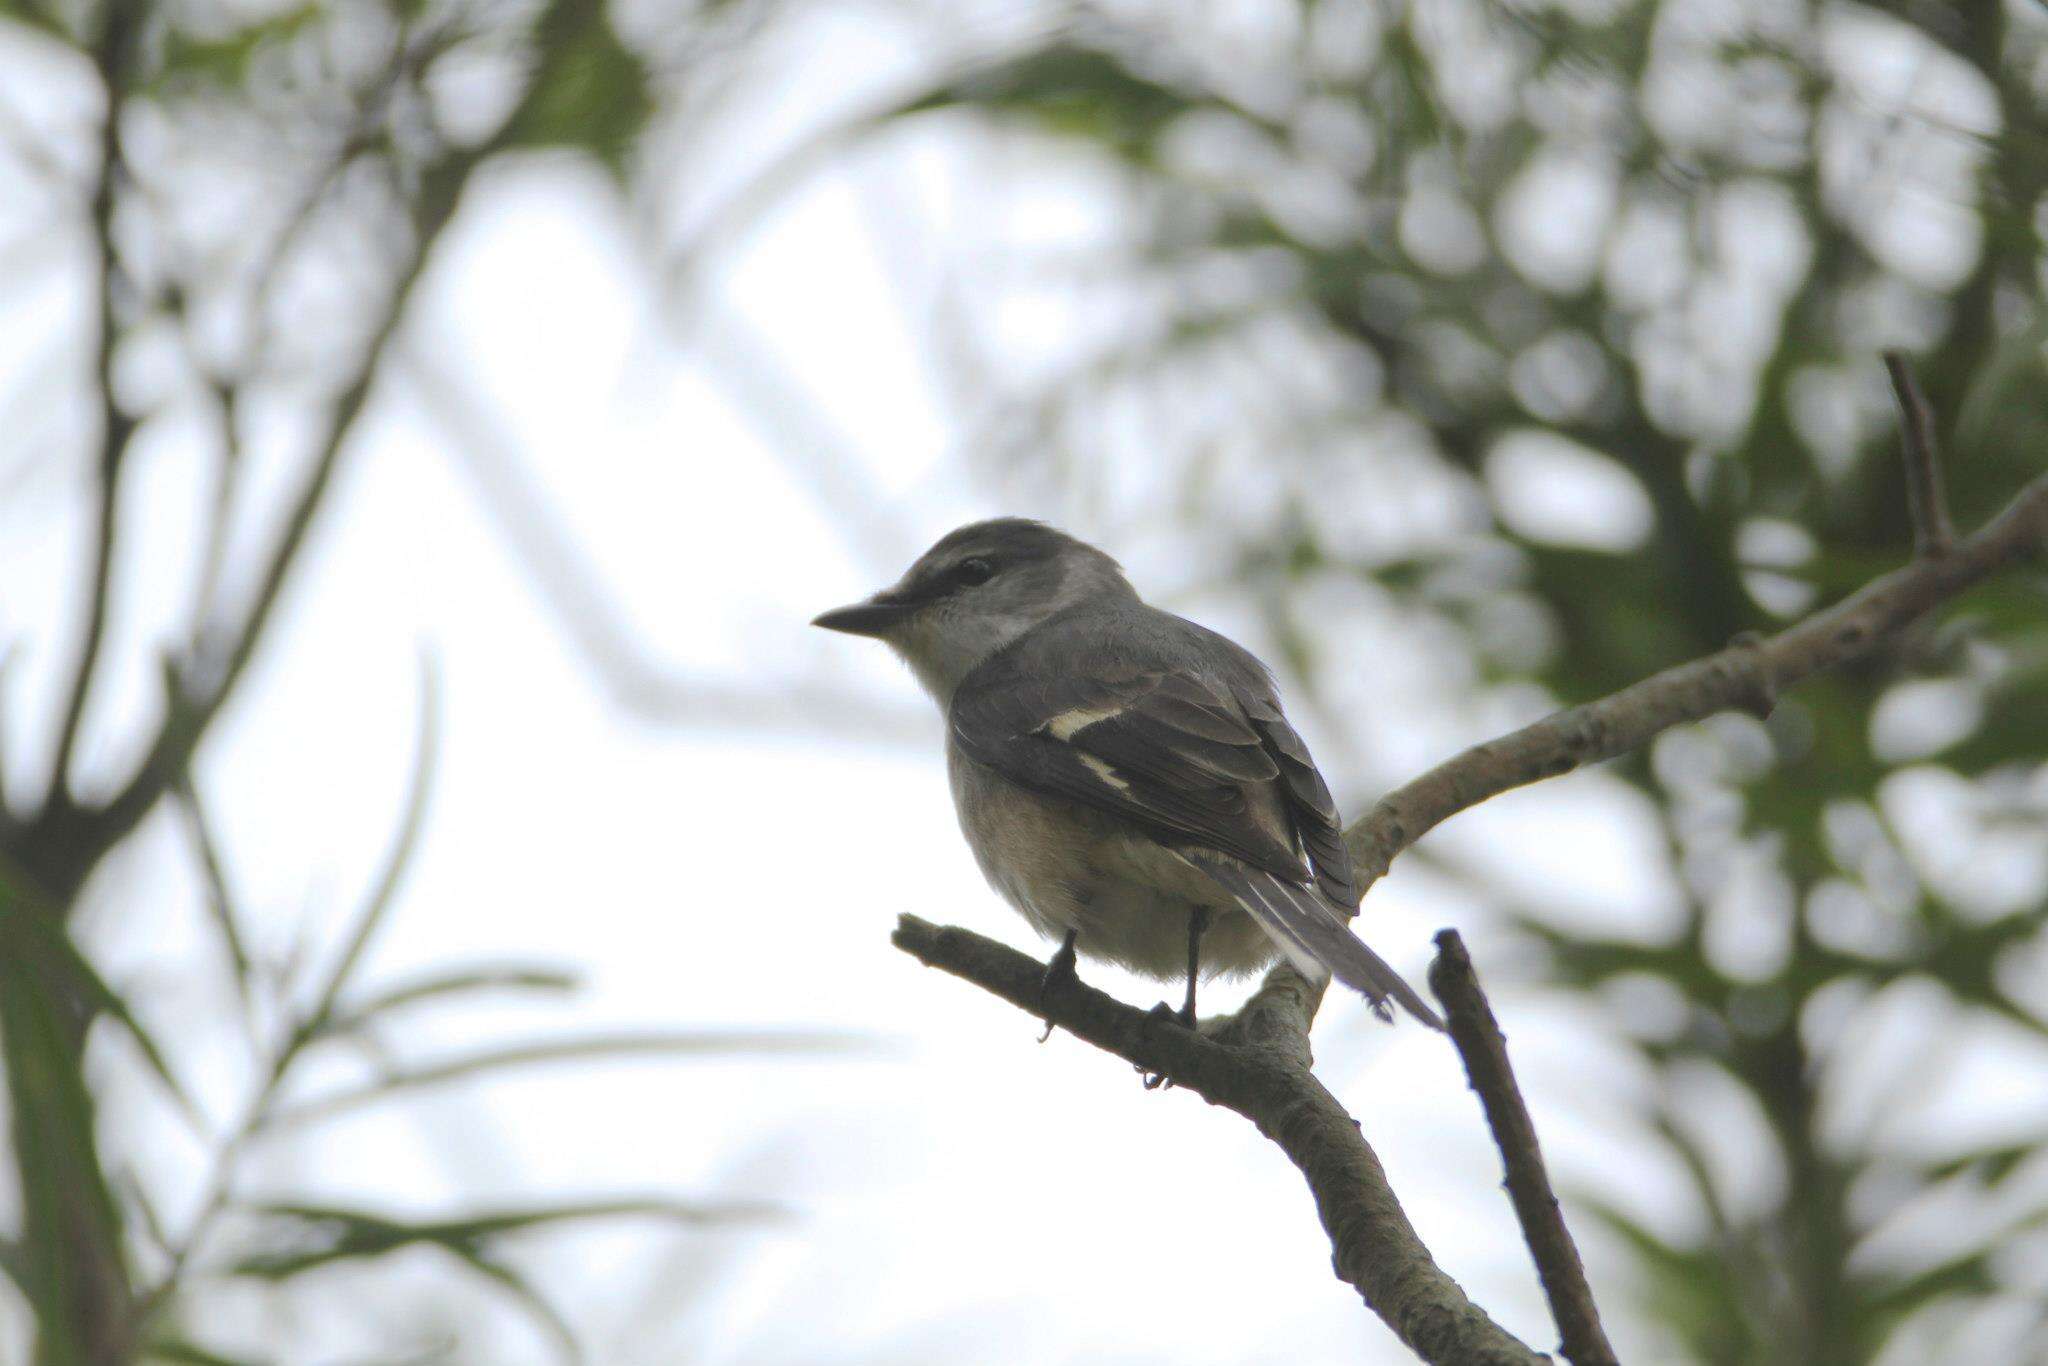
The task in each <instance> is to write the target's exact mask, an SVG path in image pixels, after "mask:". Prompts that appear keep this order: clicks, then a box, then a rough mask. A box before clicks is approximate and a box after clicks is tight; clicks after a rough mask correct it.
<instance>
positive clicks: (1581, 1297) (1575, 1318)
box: [1429, 930, 1617, 1366]
mask: <svg viewBox="0 0 2048 1366" xmlns="http://www.w3.org/2000/svg"><path fill="white" fill-rule="evenodd" d="M1436 947H1437V956H1436V962H1435V963H1434V964H1432V965H1431V967H1430V969H1429V986H1430V990H1432V991H1434V992H1435V993H1436V996H1437V999H1438V1000H1439V1001H1442V1002H1443V1003H1444V1022H1445V1023H1446V1024H1447V1025H1448V1026H1449V1027H1450V1031H1451V1042H1453V1043H1455V1044H1456V1045H1457V1046H1458V1055H1459V1056H1460V1057H1462V1058H1463V1059H1464V1060H1465V1076H1466V1077H1467V1078H1468V1079H1469V1080H1470V1082H1471V1084H1472V1089H1473V1090H1474V1091H1476V1092H1478V1093H1479V1103H1480V1104H1481V1105H1482V1106H1484V1107H1485V1110H1486V1126H1487V1127H1488V1128H1489V1129H1491V1130H1493V1141H1494V1143H1495V1145H1497V1146H1498V1147H1499V1148H1500V1158H1501V1165H1502V1166H1503V1167H1504V1168H1506V1170H1507V1188H1508V1199H1509V1200H1511V1201H1513V1202H1514V1206H1515V1218H1516V1219H1517V1220H1518V1221H1519V1222H1520V1223H1521V1225H1522V1237H1523V1238H1524V1239H1525V1240H1527V1242H1528V1244H1529V1255H1530V1256H1531V1257H1532V1258H1534V1259H1535V1262H1536V1276H1537V1279H1538V1280H1540V1281H1542V1283H1543V1296H1544V1298H1545V1299H1547V1300H1549V1301H1550V1316H1551V1317H1552V1318H1553V1319H1555V1320H1556V1321H1557V1332H1558V1338H1559V1340H1560V1342H1561V1344H1562V1345H1561V1346H1560V1348H1559V1350H1560V1351H1562V1352H1563V1353H1564V1357H1565V1360H1567V1361H1569V1362H1571V1363H1572V1366H1617V1363H1616V1361H1615V1357H1614V1348H1613V1347H1611V1346H1609V1345H1608V1342H1607V1333H1606V1331H1605V1330H1604V1329H1602V1328H1601V1326H1600V1311H1599V1310H1598V1309H1596V1308H1595V1307H1594V1305H1593V1287H1591V1286H1590V1285H1588V1284H1586V1268H1585V1266H1584V1265H1583V1264H1582V1263H1581V1262H1580V1261H1579V1249H1578V1248H1577V1246H1575V1245H1574V1244H1573V1242H1572V1235H1571V1233H1570V1232H1569V1231H1568V1230H1567V1229H1566V1228H1565V1226H1564V1215H1563V1214H1562V1213H1561V1212H1560V1211H1559V1209H1558V1207H1557V1193H1556V1192H1555V1191H1553V1190H1552V1189H1551V1187H1550V1174H1549V1173H1548V1172H1546V1171H1545V1170H1544V1167H1543V1150H1542V1149H1541V1148H1540V1147H1539V1146H1538V1145H1537V1142H1536V1125H1535V1122H1534V1121H1533V1120H1531V1119H1530V1118H1529V1110H1528V1107H1527V1106H1525V1105H1524V1104H1523V1103H1522V1092H1521V1089H1520V1088H1519V1087H1517V1086H1516V1085H1515V1069H1514V1067H1513V1066H1512V1065H1511V1064H1510V1063H1509V1062H1508V1049H1507V1039H1506V1037H1505V1036H1503V1035H1502V1033H1501V1030H1500V1023H1499V1022H1498V1021H1497V1020H1495V1019H1494V1017H1493V1007H1492V1006H1490V1005H1488V1004H1487V1001H1486V994H1485V993H1484V992H1482V991H1481V990H1480V989H1479V978H1478V976H1477V974H1475V973H1474V972H1473V970H1472V956H1471V955H1470V954H1468V953H1467V952H1466V951H1465V941H1464V940H1462V939H1460V938H1459V937H1458V932H1457V931H1456V930H1445V931H1443V932H1442V933H1441V934H1439V935H1437V937H1436Z"/></svg>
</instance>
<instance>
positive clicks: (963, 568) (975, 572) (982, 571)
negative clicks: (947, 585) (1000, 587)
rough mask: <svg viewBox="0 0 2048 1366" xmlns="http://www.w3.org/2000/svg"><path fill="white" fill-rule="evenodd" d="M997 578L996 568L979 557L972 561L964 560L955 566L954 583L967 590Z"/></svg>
mask: <svg viewBox="0 0 2048 1366" xmlns="http://www.w3.org/2000/svg"><path fill="white" fill-rule="evenodd" d="M995 576H996V567H995V566H994V565H992V564H990V563H989V562H988V561H987V560H984V559H982V558H981V557H980V556H979V555H976V556H974V557H973V558H971V559H965V560H962V561H960V563H958V564H956V565H954V566H953V579H954V581H955V582H956V583H959V584H960V585H962V586H963V587H967V588H972V587H974V586H975V585H976V584H980V583H987V582H988V581H989V580H990V579H992V578H994V577H995Z"/></svg>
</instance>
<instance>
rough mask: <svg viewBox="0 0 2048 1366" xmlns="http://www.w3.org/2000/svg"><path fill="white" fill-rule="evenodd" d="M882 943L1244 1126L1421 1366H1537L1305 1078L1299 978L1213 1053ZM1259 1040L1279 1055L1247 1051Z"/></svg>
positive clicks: (980, 960)
mask: <svg viewBox="0 0 2048 1366" xmlns="http://www.w3.org/2000/svg"><path fill="white" fill-rule="evenodd" d="M893 942H894V943H895V944H896V946H897V947H898V948H900V949H902V950H904V951H905V952H906V953H909V954H911V955H912V956H913V957H915V958H917V959H918V960H919V961H920V962H922V963H925V964H927V965H928V966H931V967H936V968H939V969H942V970H943V971H946V972H949V973H952V974H953V975H954V976H956V977H959V978H962V979H964V980H966V981H969V982H972V983H974V984H975V985H976V986H978V987H981V988H982V989H983V990H985V991H990V992H993V993H995V994H996V995H997V996H1000V997H1002V998H1003V999H1004V1000H1006V1001H1008V1002H1010V1003H1011V1004H1012V1005H1015V1006H1018V1007H1020V1008H1021V1009H1023V1010H1026V1011H1029V1012H1031V1013H1032V1014H1034V1015H1038V1016H1039V1017H1041V1018H1043V1019H1047V1020H1049V1021H1051V1022H1052V1023H1053V1024H1056V1025H1058V1026H1059V1027H1060V1028H1061V1029H1064V1030H1066V1031H1067V1032H1068V1033H1070V1034H1072V1035H1073V1036H1074V1037H1075V1038H1077V1039H1080V1040H1082V1041H1083V1042H1085V1043H1090V1044H1093V1045H1094V1046H1095V1047H1097V1048H1100V1049H1102V1050H1104V1051H1105V1052H1109V1053H1113V1054H1115V1055H1116V1056H1117V1057H1120V1058H1122V1059H1124V1060H1125V1061H1127V1062H1129V1063H1131V1064H1132V1065H1133V1066H1135V1067H1139V1068H1143V1069H1144V1070H1145V1071H1147V1072H1150V1073H1154V1074H1157V1075H1160V1076H1164V1077H1167V1078H1169V1079H1171V1080H1172V1081H1173V1083H1174V1084H1175V1085H1176V1086H1180V1087H1184V1088H1185V1089H1187V1090H1190V1091H1193V1092H1194V1093H1195V1094H1197V1095H1199V1096H1201V1097H1202V1099H1204V1100H1206V1101H1208V1102H1210V1103H1211V1104H1213V1105H1220V1106H1223V1107H1224V1108H1225V1109H1228V1110H1232V1111H1235V1112H1236V1113H1238V1114H1240V1115H1242V1116H1244V1117H1245V1118H1246V1119H1249V1120H1251V1121H1252V1123H1254V1124H1256V1125H1257V1126H1258V1127H1259V1131H1260V1132H1261V1133H1263V1134H1265V1135H1266V1137H1268V1138H1270V1139H1272V1140H1273V1141H1274V1142H1275V1143H1276V1144H1278V1145H1279V1147H1280V1149H1281V1150H1282V1151H1283V1152H1285V1153H1286V1154H1287V1157H1288V1160H1289V1161H1291V1162H1293V1163H1294V1165H1295V1167H1296V1168H1297V1169H1299V1170H1300V1172H1301V1174H1302V1177H1303V1178H1304V1179H1305V1180H1306V1181H1307V1182H1308V1187H1309V1193H1310V1194H1311V1195H1312V1196H1313V1197H1314V1198H1315V1203H1316V1212H1317V1213H1318V1214H1319V1215H1320V1216H1321V1217H1322V1223H1323V1228H1324V1230H1325V1231H1326V1232H1327V1233H1328V1235H1329V1238H1330V1245H1331V1248H1332V1251H1333V1253H1334V1256H1333V1258H1332V1265H1333V1266H1334V1268H1335V1270H1336V1272H1337V1275H1338V1276H1339V1278H1341V1279H1342V1280H1344V1281H1345V1282H1347V1283H1349V1284H1350V1285H1351V1286H1353V1287H1354V1288H1355V1289H1356V1290H1357V1291H1358V1293H1359V1295H1360V1296H1361V1297H1363V1298H1364V1300H1365V1302H1366V1304H1367V1305H1368V1306H1369V1307H1370V1308H1371V1309H1372V1311H1373V1312H1374V1313H1376V1314H1378V1315H1379V1316H1380V1318H1382V1319H1383V1320H1385V1321H1386V1324H1387V1326H1388V1327H1389V1328H1391V1329H1393V1330H1394V1332H1395V1334H1396V1335H1397V1336H1399V1337H1400V1339H1401V1341H1403V1342H1405V1343H1406V1344H1408V1346H1409V1347H1410V1348H1411V1349H1413V1350H1414V1352H1415V1353H1416V1355H1418V1356H1420V1357H1421V1358H1422V1359H1423V1360H1424V1361H1427V1362H1441V1363H1446V1366H1449V1364H1450V1363H1456V1366H1508V1364H1509V1363H1514V1366H1534V1363H1537V1362H1539V1361H1541V1360H1542V1359H1543V1358H1542V1357H1541V1356H1539V1355H1538V1354H1537V1353H1536V1352H1535V1351H1533V1350H1532V1349H1531V1348H1529V1347H1528V1346H1527V1345H1526V1344H1524V1343H1522V1342H1520V1341H1518V1340H1517V1339H1516V1338H1515V1337H1514V1336H1513V1335H1512V1334H1510V1333H1509V1332H1508V1331H1507V1330H1506V1329H1504V1328H1502V1327H1501V1326H1500V1325H1499V1324H1497V1323H1495V1322H1494V1321H1493V1320H1492V1319H1491V1318H1489V1317H1488V1316H1487V1314H1486V1311H1485V1310H1483V1309H1481V1308H1479V1306H1477V1305H1475V1304H1473V1303H1472V1301H1471V1300H1470V1299H1468V1298H1467V1297H1466V1295H1465V1292H1464V1291H1463V1290H1462V1289H1460V1288H1459V1286H1458V1283H1457V1282H1456V1281H1454V1280H1452V1279H1451V1278H1450V1277H1449V1276H1448V1275H1446V1274H1445V1273H1444V1271H1443V1269H1442V1268H1441V1267H1439V1266H1438V1265H1437V1264H1436V1261H1435V1259H1434V1258H1432V1257H1431V1256H1430V1254H1429V1249H1428V1248H1426V1247H1424V1246H1423V1244H1422V1240H1421V1239H1420V1238H1419V1237H1417V1236H1416V1233H1415V1229H1414V1226H1413V1225H1411V1224H1410V1223H1409V1222H1408V1216H1407V1215H1406V1214H1404V1213H1403V1212H1402V1210H1401V1206H1400V1203H1399V1202H1398V1201H1397V1200H1396V1199H1395V1198H1394V1192H1393V1191H1392V1190H1391V1189H1390V1188H1389V1187H1388V1185H1387V1177H1386V1172H1385V1171H1384V1170H1382V1169H1381V1167H1380V1163H1379V1159H1378V1158H1377V1157H1376V1156H1374V1154H1373V1151H1372V1148H1371V1146H1370V1145H1368V1144H1367V1143H1366V1141H1365V1136H1364V1135H1363V1133H1361V1132H1360V1130H1359V1126H1358V1121H1357V1120H1355V1119H1353V1118H1352V1117H1351V1115H1350V1114H1349V1113H1348V1112H1346V1110H1345V1109H1344V1107H1343V1106H1342V1105H1340V1104H1339V1103H1338V1102H1337V1099H1336V1097H1334V1096H1332V1095H1331V1094H1330V1093H1329V1091H1327V1090H1325V1089H1324V1087H1323V1084H1322V1083H1321V1082H1319V1081H1317V1080H1316V1077H1315V1074H1314V1073H1313V1072H1311V1071H1310V1070H1309V1067H1308V1058H1307V1052H1306V1048H1305V1045H1303V1044H1302V1040H1303V1039H1304V1038H1305V1035H1306V1031H1307V1021H1308V1015H1309V1014H1310V1012H1312V1011H1313V1009H1314V1002H1315V1000H1316V999H1317V998H1318V997H1319V996H1320V994H1321V993H1320V992H1319V991H1314V990H1309V989H1305V988H1306V984H1305V983H1302V982H1301V979H1300V978H1299V977H1297V976H1294V975H1293V974H1291V973H1290V974H1286V975H1284V976H1279V975H1276V978H1275V980H1274V983H1273V984H1272V985H1271V986H1269V988H1267V989H1262V990H1261V992H1260V996H1259V998H1258V999H1259V1012H1262V1013H1263V1014H1264V1016H1265V1017H1266V1020H1265V1028H1263V1029H1257V1030H1251V1031H1237V1032H1234V1033H1233V1035H1232V1036H1231V1037H1232V1039H1233V1040H1242V1041H1225V1040H1221V1039H1218V1038H1215V1037H1211V1036H1210V1035H1207V1034H1202V1033H1196V1032H1194V1031H1193V1030H1190V1029H1187V1028H1185V1027H1184V1026H1182V1025H1180V1024H1178V1023H1176V1022H1173V1021H1170V1020H1166V1019H1163V1018H1161V1017H1160V1016H1157V1015H1153V1014H1149V1013H1147V1012H1146V1011H1142V1010H1138V1009H1136V1008H1134V1007H1132V1006H1127V1005H1125V1004H1123V1003H1122V1002H1121V1001H1118V1000H1116V999H1114V998H1113V997H1110V996H1107V995H1104V994H1103V993H1102V992H1100V991H1097V990H1095V989H1094V988H1093V987H1090V986H1087V985H1085V984H1083V983H1071V984H1068V985H1066V986H1064V987H1061V988H1059V989H1058V990H1056V991H1055V992H1053V993H1052V994H1051V995H1050V996H1049V997H1046V998H1044V999H1041V992H1040V984H1041V983H1042V982H1043V980H1044V976H1045V966H1044V964H1042V963H1039V962H1037V961H1036V960H1035V959H1032V958H1031V957H1029V956H1028V955H1025V954H1022V953H1019V952H1018V951H1017V950H1015V949H1013V948H1009V947H1007V946H1006V945H1002V944H998V943H996V942H995V941H994V940H992V939H984V938H983V937H982V936H980V935H978V934H974V933H971V932H970V931H967V930H963V929H959V928H957V927H951V926H947V927H941V926H938V925H932V924H929V923H927V922H925V921H923V920H919V919H918V918H917V917H915V916H909V915H906V916H904V917H902V918H901V919H900V920H899V921H898V922H897V926H896V933H895V935H894V936H893ZM1290 978H1291V983H1290V982H1289V979H1290ZM1243 1018H1244V1017H1243V1016H1242V1015H1241V1016H1240V1019H1243ZM1267 1029H1271V1030H1273V1031H1275V1032H1277V1033H1278V1034H1279V1035H1280V1037H1281V1038H1282V1039H1283V1040H1285V1041H1286V1043H1285V1045H1284V1046H1274V1045H1273V1044H1271V1043H1267V1042H1262V1041H1259V1039H1258V1038H1257V1035H1259V1034H1263V1033H1265V1032H1266V1030H1267ZM1247 1033H1250V1034H1252V1035H1253V1037H1250V1038H1248V1037H1247Z"/></svg>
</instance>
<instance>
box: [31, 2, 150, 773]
mask: <svg viewBox="0 0 2048 1366" xmlns="http://www.w3.org/2000/svg"><path fill="white" fill-rule="evenodd" d="M137 18H138V14H137V13H136V11H135V10H134V7H132V6H128V5H109V6H108V7H107V13H106V26H105V29H104V30H103V31H102V33H101V34H100V37H99V40H98V42H97V43H96V44H95V45H94V49H93V62H94V65H95V66H96V67H97V68H98V70H99V76H100V85H101V88H102V89H103V90H104V91H105V93H106V100H107V111H106V117H105V121H104V122H103V123H102V124H101V127H100V164H99V174H98V176H97V177H96V178H95V180H94V182H93V191H92V204H91V210H90V216H91V223H92V246H93V280H94V289H95V293H96V295H97V304H98V317H97V327H98V334H97V337H96V339H95V343H94V346H95V349H94V357H93V388H94V392H95V394H96V396H97V399H98V403H99V410H100V449H99V458H98V460H97V462H96V465H95V469H94V478H95V479H96V481H97V496H96V499H95V501H94V506H93V528H92V538H93V539H92V547H93V549H92V576H91V578H90V579H89V580H88V581H87V587H86V600H85V627H84V630H85V635H84V638H83V639H82V640H81V641H80V643H79V647H78V659H77V661H76V662H75V663H74V664H73V665H72V670H71V681H70V683H69V684H68V685H67V687H66V688H65V692H64V717H63V720H62V721H61V722H60V723H59V724H58V727H57V747H56V750H55V751H54V753H53V754H52V756H51V759H50V783H49V795H48V796H47V797H46V798H45V804H46V805H57V806H64V805H68V804H69V803H70V801H71V789H70V785H69V782H68V779H67V777H66V774H67V773H68V771H69V769H70V767H71V752H72V750H73V749H75V748H76V747H77V745H78V731H79V727H80V725H81V724H82V722H83V721H84V719H85V704H86V702H87V701H88V700H89V699H90V698H91V696H92V685H93V679H94V677H95V676H96V675H97V673H98V672H99V662H100V651H101V649H102V647H103V646H104V645H105V644H106V635H107V607H108V602H109V599H110V598H111V597H112V594H113V569H114V543H115V539H116V536H117V528H116V525H115V523H116V520H117V518H118V516H119V514H120V506H121V470H122V467H123V466H124V465H125V464H126V463H127V456H128V445H129V441H130V439H131V438H132V437H133V436H134V435H135V419H134V418H133V417H131V416H129V415H128V414H127V413H126V412H124V411H123V410H122V408H121V404H120V401H119V400H118V399H117V398H116V397H115V395H114V350H115V346H116V344H117V343H118V342H119V340H120V323H119V319H118V317H117V309H116V306H115V298H116V295H117V293H118V292H119V288H120V275H121V263H120V260H119V257H118V254H117V253H116V251H115V248H114V192H115V190H116V188H117V187H118V185H119V183H120V179H121V104H122V96H123V93H124V92H123V86H124V84H125V81H126V77H127V69H128V60H129V54H130V51H131V49H132V46H133V33H134V27H135V22H136V19H137Z"/></svg>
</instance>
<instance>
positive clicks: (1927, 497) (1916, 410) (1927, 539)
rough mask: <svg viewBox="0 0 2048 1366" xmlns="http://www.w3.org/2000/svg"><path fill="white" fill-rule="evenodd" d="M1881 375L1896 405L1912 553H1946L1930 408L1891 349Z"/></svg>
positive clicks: (1947, 533)
mask: <svg viewBox="0 0 2048 1366" xmlns="http://www.w3.org/2000/svg"><path fill="white" fill-rule="evenodd" d="M1884 368H1885V373H1887V374H1889V375H1890V376H1891V379H1892V393H1893V395H1894V396H1896V397H1897V399H1898V401H1899V445H1900V447H1901V449H1902V450H1903V451H1904V453H1905V457H1906V501H1907V505H1908V507H1909V509H1910V510H1911V512H1912V514H1913V553H1914V554H1916V555H1920V556H1935V555H1946V554H1948V552H1949V549H1950V547H1951V546H1953V545H1954V544H1955V538H1956V532H1955V527H1954V526H1953V525H1952V524H1951V523H1950V522H1949V517H1948V491H1947V488H1946V487H1945V485H1944V484H1943V482H1942V478H1941V447H1940V446H1939V445H1938V444H1937V443H1936V441H1935V439H1934V410H1933V409H1932V408H1930V407H1928V406H1927V396H1926V395H1925V394H1923V393H1921V392H1920V383H1919V381H1918V380H1916V379H1914V378H1913V370H1912V367H1911V366H1909V365H1908V364H1907V363H1906V358H1905V356H1904V355H1903V354H1901V353H1900V352H1897V351H1887V352H1885V353H1884Z"/></svg>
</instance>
